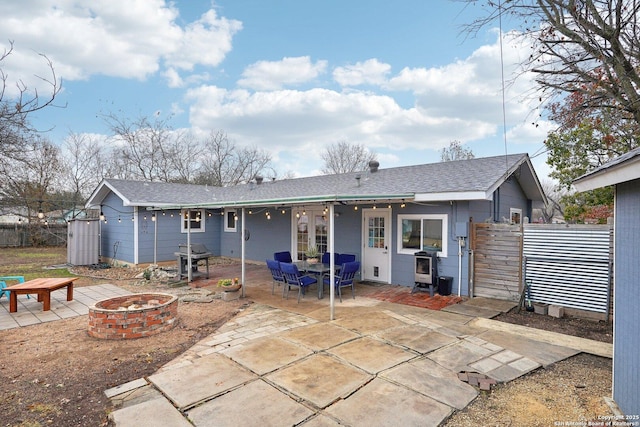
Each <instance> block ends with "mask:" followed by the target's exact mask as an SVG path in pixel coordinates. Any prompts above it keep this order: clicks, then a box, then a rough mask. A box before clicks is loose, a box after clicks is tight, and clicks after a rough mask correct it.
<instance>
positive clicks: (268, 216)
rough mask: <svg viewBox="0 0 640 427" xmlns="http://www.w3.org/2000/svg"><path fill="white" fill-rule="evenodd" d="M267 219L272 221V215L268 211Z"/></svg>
mask: <svg viewBox="0 0 640 427" xmlns="http://www.w3.org/2000/svg"><path fill="white" fill-rule="evenodd" d="M267 219H271V213H269V211H267Z"/></svg>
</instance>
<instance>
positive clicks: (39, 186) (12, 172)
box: [0, 138, 62, 223]
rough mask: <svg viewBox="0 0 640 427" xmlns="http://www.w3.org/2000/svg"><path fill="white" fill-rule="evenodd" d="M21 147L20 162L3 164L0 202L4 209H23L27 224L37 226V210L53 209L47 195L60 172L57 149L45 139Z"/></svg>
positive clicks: (50, 192) (60, 166)
mask: <svg viewBox="0 0 640 427" xmlns="http://www.w3.org/2000/svg"><path fill="white" fill-rule="evenodd" d="M25 144H26V145H27V146H28V150H26V151H25V153H24V157H23V159H21V160H15V161H13V162H11V163H10V164H6V165H5V168H6V169H5V172H6V173H5V174H4V175H3V177H2V183H1V184H2V185H0V200H1V201H2V203H3V205H4V206H5V208H9V209H11V208H13V209H14V211H15V213H21V214H22V213H24V211H23V210H24V209H25V208H26V211H27V212H26V213H27V216H28V217H29V218H30V222H34V223H37V222H38V221H37V219H38V218H37V215H36V214H37V213H38V211H40V210H42V211H47V210H51V209H52V208H54V204H53V203H52V201H51V200H50V195H51V194H52V193H53V191H54V190H55V188H54V187H55V183H56V182H57V180H58V179H59V177H60V174H61V172H62V165H61V162H60V150H59V148H58V147H57V146H55V145H53V144H51V142H49V141H47V140H45V139H41V138H38V139H34V140H32V141H27V142H25Z"/></svg>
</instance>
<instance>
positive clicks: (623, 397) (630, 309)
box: [613, 180, 640, 415]
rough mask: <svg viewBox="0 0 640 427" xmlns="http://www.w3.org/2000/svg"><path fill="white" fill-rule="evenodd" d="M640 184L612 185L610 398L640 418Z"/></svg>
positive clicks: (626, 411)
mask: <svg viewBox="0 0 640 427" xmlns="http://www.w3.org/2000/svg"><path fill="white" fill-rule="evenodd" d="M638 212H640V180H634V181H629V182H625V183H621V184H617V185H616V206H615V249H614V250H615V272H614V277H615V289H614V299H615V301H614V304H615V306H614V313H615V319H614V350H613V351H614V365H613V398H614V400H615V401H616V403H617V404H618V406H619V407H620V409H621V410H622V411H623V412H624V413H625V414H627V415H638V414H640V399H638V396H640V352H638V348H640V329H638V325H640V309H638V307H640V293H639V292H638V289H639V288H640V279H639V278H640V263H639V262H638V260H640V221H639V220H638Z"/></svg>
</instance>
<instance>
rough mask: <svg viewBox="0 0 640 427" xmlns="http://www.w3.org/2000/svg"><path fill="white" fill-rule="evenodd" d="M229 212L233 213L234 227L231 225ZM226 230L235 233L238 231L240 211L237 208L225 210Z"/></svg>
mask: <svg viewBox="0 0 640 427" xmlns="http://www.w3.org/2000/svg"><path fill="white" fill-rule="evenodd" d="M229 214H233V218H234V221H233V227H229ZM224 231H225V232H227V233H235V232H237V231H238V211H237V210H236V209H225V210H224Z"/></svg>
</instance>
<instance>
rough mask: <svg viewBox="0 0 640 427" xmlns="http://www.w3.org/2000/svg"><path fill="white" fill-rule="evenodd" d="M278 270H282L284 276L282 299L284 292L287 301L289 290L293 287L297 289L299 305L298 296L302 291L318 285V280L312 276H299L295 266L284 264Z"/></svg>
mask: <svg viewBox="0 0 640 427" xmlns="http://www.w3.org/2000/svg"><path fill="white" fill-rule="evenodd" d="M280 269H281V270H282V274H284V279H285V286H284V289H283V290H282V293H283V295H282V297H283V298H284V293H285V292H286V295H287V299H289V288H291V287H292V286H295V287H297V288H298V303H300V296H301V295H303V294H304V291H305V289H306V288H308V287H309V286H311V285H313V284H314V283H315V284H316V285H317V284H318V279H317V278H315V277H313V276H307V275H301V274H300V271H299V270H298V267H296V265H295V264H290V263H286V262H281V263H280Z"/></svg>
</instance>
